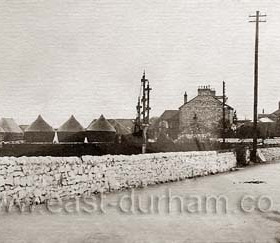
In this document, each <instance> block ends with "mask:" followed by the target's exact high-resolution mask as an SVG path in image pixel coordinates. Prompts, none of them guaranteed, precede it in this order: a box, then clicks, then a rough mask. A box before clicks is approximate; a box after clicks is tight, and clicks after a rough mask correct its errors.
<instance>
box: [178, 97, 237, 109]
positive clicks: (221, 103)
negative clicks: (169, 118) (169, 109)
mask: <svg viewBox="0 0 280 243" xmlns="http://www.w3.org/2000/svg"><path fill="white" fill-rule="evenodd" d="M200 96H202V95H197V96H195V97H194V98H192V99H191V100H189V101H188V102H187V103H185V104H183V105H181V106H180V107H179V109H181V108H182V107H183V106H185V105H186V104H189V103H191V102H192V101H194V100H195V99H196V98H197V97H200ZM203 96H207V97H212V98H213V99H214V100H216V101H218V103H219V104H220V105H223V102H222V101H220V100H219V99H218V98H217V97H216V96H213V95H203ZM225 105H226V107H228V108H229V109H230V110H234V109H233V108H232V107H231V106H229V105H227V104H225Z"/></svg>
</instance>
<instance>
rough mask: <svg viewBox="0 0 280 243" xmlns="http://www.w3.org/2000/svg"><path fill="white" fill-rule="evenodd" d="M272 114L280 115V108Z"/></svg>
mask: <svg viewBox="0 0 280 243" xmlns="http://www.w3.org/2000/svg"><path fill="white" fill-rule="evenodd" d="M271 115H274V116H276V117H279V116H280V109H278V110H277V111H274V112H273V113H272V114H271Z"/></svg>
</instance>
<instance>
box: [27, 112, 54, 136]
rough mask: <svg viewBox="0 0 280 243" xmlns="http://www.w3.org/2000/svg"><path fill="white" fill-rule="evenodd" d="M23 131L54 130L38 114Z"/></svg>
mask: <svg viewBox="0 0 280 243" xmlns="http://www.w3.org/2000/svg"><path fill="white" fill-rule="evenodd" d="M25 132H54V129H53V128H52V127H51V126H50V125H49V124H48V123H47V122H46V121H45V120H44V119H43V117H42V116H41V115H39V116H38V117H37V119H36V120H35V121H34V122H32V123H31V125H30V126H29V127H27V128H26V129H25Z"/></svg>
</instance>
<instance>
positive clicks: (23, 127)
mask: <svg viewBox="0 0 280 243" xmlns="http://www.w3.org/2000/svg"><path fill="white" fill-rule="evenodd" d="M28 126H29V125H19V127H20V129H21V130H22V131H23V132H24V131H25V129H26V128H28Z"/></svg>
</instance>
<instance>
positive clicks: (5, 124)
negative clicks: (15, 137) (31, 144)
mask: <svg viewBox="0 0 280 243" xmlns="http://www.w3.org/2000/svg"><path fill="white" fill-rule="evenodd" d="M0 127H2V128H3V130H4V131H5V132H6V133H23V132H22V130H21V129H20V127H19V126H18V125H17V124H16V122H15V121H14V119H13V118H2V119H1V120H0Z"/></svg>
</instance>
